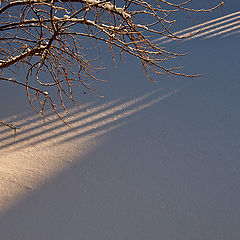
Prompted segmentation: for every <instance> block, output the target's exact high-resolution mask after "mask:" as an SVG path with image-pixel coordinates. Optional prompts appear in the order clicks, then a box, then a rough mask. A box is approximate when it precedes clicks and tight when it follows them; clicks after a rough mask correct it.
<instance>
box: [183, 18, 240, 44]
mask: <svg viewBox="0 0 240 240" xmlns="http://www.w3.org/2000/svg"><path fill="white" fill-rule="evenodd" d="M239 23H240V21H236V22H233V23H230V24H226V25H223V26H221V27H217V28H214V29H211V30H209V31H206V32H203V33H199V34H196V35H195V36H193V37H191V38H188V39H184V40H185V41H188V40H192V39H194V38H199V37H202V36H205V35H208V34H210V33H213V32H216V31H219V30H222V29H224V28H229V27H231V26H234V25H236V24H239ZM230 29H232V28H230ZM230 29H227V30H226V32H228V31H230ZM224 32H225V31H220V32H218V33H216V34H211V35H210V36H212V37H213V36H217V35H220V34H222V33H224ZM205 38H208V37H205Z"/></svg>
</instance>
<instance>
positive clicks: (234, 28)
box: [204, 25, 240, 39]
mask: <svg viewBox="0 0 240 240" xmlns="http://www.w3.org/2000/svg"><path fill="white" fill-rule="evenodd" d="M239 28H240V25H237V26H235V27H232V28H228V29H226V30H224V31H221V32H217V33H214V34H211V35H210V36H206V37H205V38H204V39H208V38H213V37H216V36H219V35H223V34H225V33H228V32H231V31H234V30H236V29H239Z"/></svg>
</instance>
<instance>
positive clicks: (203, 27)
mask: <svg viewBox="0 0 240 240" xmlns="http://www.w3.org/2000/svg"><path fill="white" fill-rule="evenodd" d="M238 14H240V11H238V12H235V13H231V14H228V15H226V16H223V17H220V18H216V19H213V20H211V21H207V22H204V23H201V24H198V25H195V26H192V27H189V28H186V29H183V30H181V31H178V32H175V33H174V35H178V36H179V37H187V36H189V35H194V34H196V33H198V32H201V33H199V34H203V33H204V32H203V31H204V30H207V29H209V28H212V27H215V26H218V25H222V24H226V23H228V22H231V21H233V20H236V19H239V18H240V16H236V17H234V16H235V15H238ZM229 17H231V18H230V19H226V18H229ZM223 19H224V20H223ZM220 20H223V21H220ZM218 21H220V22H218ZM215 22H217V23H215ZM210 23H214V24H211V25H208V24H210ZM194 29H195V30H194ZM216 31H217V30H216ZM181 33H184V34H182V35H179V34H181ZM197 36H198V34H197V35H194V36H192V37H191V38H189V40H190V39H193V38H194V37H197ZM164 39H167V40H165V41H162V40H164ZM174 40H178V39H177V38H176V39H169V38H168V37H166V36H164V37H161V38H158V39H155V40H153V41H152V42H157V41H160V42H161V41H162V42H161V43H167V42H171V41H174ZM185 40H188V39H185Z"/></svg>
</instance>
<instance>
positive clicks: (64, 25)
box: [0, 0, 223, 129]
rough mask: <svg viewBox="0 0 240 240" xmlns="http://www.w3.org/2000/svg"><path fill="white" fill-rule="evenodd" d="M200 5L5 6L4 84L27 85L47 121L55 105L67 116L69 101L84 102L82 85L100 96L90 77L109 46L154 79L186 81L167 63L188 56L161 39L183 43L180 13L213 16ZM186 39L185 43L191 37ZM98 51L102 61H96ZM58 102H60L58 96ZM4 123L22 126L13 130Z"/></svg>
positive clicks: (48, 2) (46, 1)
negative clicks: (19, 75) (78, 92)
mask: <svg viewBox="0 0 240 240" xmlns="http://www.w3.org/2000/svg"><path fill="white" fill-rule="evenodd" d="M191 2H192V0H187V1H185V2H182V3H178V4H176V3H171V2H170V1H168V0H153V1H150V0H5V1H2V2H1V4H0V33H1V35H0V71H1V72H0V81H8V82H13V83H15V84H18V85H21V86H23V87H24V88H25V90H26V93H27V97H28V100H29V103H30V105H31V106H32V108H33V109H34V110H35V111H36V112H38V113H40V114H41V115H42V116H43V117H44V111H45V109H46V108H47V107H50V108H52V109H53V110H54V112H55V113H56V114H57V115H58V116H59V118H61V115H60V112H61V110H64V111H66V112H67V107H66V104H67V102H69V101H70V102H72V103H73V104H74V103H75V102H77V98H76V97H75V95H74V92H75V89H76V88H77V87H80V88H81V87H82V88H85V89H86V90H87V91H90V92H93V93H96V91H95V90H94V89H92V88H91V86H90V82H91V81H90V80H99V79H97V77H96V73H97V72H98V71H99V70H101V69H102V68H103V58H102V55H101V48H102V47H103V46H104V45H106V46H107V47H108V48H109V50H110V53H111V56H112V59H113V62H114V64H115V65H117V60H116V58H115V55H116V54H119V55H120V56H122V54H123V53H124V54H129V55H131V56H133V57H135V58H137V59H138V60H139V61H140V62H141V64H142V69H143V72H144V73H145V75H146V77H147V78H148V79H149V80H151V81H154V80H153V75H154V74H167V75H176V76H185V77H190V78H192V77H196V76H199V75H192V74H186V73H184V72H182V71H181V70H180V68H178V67H177V68H176V67H166V65H165V62H166V61H168V60H171V59H172V58H175V57H178V56H183V55H185V54H182V53H176V52H172V51H169V50H166V49H165V48H164V47H160V46H159V45H158V44H157V43H155V42H154V41H153V40H154V39H156V38H157V37H159V36H165V37H168V38H173V39H175V38H182V37H181V36H177V35H175V34H174V33H173V32H172V31H171V28H172V26H173V25H174V24H175V22H176V21H175V20H173V16H174V13H175V12H176V11H183V12H186V13H189V12H192V13H199V12H212V11H213V10H214V9H216V8H218V7H220V6H223V2H222V3H220V4H218V5H217V6H214V7H212V8H210V9H193V8H191V7H189V5H190V4H191ZM191 36H192V34H190V35H189V36H184V38H187V37H191ZM90 49H95V56H93V57H92V58H91V57H90V54H88V53H89V51H91V52H92V50H90ZM21 65H23V66H24V67H25V71H26V78H25V80H18V79H16V78H14V76H13V74H14V72H16V67H18V66H21ZM54 90H55V91H56V92H57V98H53V97H52V94H53V91H54ZM0 124H1V125H5V126H8V127H10V128H13V129H15V128H14V127H13V126H12V125H10V124H7V123H3V122H0Z"/></svg>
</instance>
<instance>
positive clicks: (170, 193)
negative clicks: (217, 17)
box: [0, 11, 240, 240]
mask: <svg viewBox="0 0 240 240" xmlns="http://www.w3.org/2000/svg"><path fill="white" fill-rule="evenodd" d="M232 12H233V11H232ZM229 13H231V12H229ZM234 33H235V34H233V35H232V36H228V37H225V35H221V36H218V37H216V38H212V39H207V40H206V39H205V40H200V39H197V38H196V39H195V40H191V41H187V42H183V43H180V42H177V43H175V42H173V43H168V44H169V45H167V46H169V47H173V48H180V49H181V50H183V51H184V50H191V51H192V53H191V54H190V55H189V56H187V57H184V58H181V59H178V60H177V61H178V62H177V63H180V64H181V65H183V66H184V67H185V69H186V71H189V72H190V71H191V72H194V73H199V72H200V73H205V76H204V77H201V78H199V79H194V80H189V79H175V78H172V79H169V80H160V81H159V85H157V86H156V85H153V84H152V83H150V82H148V81H147V80H146V79H144V77H143V76H142V75H141V71H140V67H139V66H138V65H137V64H136V63H135V62H131V61H130V62H128V65H125V66H121V67H119V69H116V70H115V69H111V70H109V71H108V72H105V77H106V78H107V79H109V80H108V83H107V84H106V85H104V86H103V87H102V92H103V93H104V95H105V99H96V98H94V97H88V96H86V95H84V96H85V98H86V99H85V100H84V101H85V102H86V103H84V104H83V105H82V106H81V107H80V108H79V109H72V111H73V112H74V113H75V114H74V115H73V116H72V117H71V118H69V119H68V121H69V122H70V123H71V125H72V129H69V128H68V127H67V126H64V125H63V124H62V123H61V122H59V121H58V120H57V119H56V118H55V117H54V116H53V115H51V114H50V115H49V121H48V122H47V124H43V122H42V121H40V119H38V117H37V116H34V115H33V114H32V113H31V114H30V115H29V114H24V113H23V112H25V109H26V106H25V105H23V103H24V102H25V98H24V97H22V96H21V95H20V93H21V91H20V89H18V88H17V89H14V90H12V86H11V87H10V86H8V85H7V84H5V85H2V87H1V90H0V91H1V96H0V97H1V102H0V108H1V113H0V117H1V119H2V118H4V116H6V118H8V120H9V121H11V122H13V123H14V122H15V123H17V125H18V126H20V127H21V129H20V130H19V132H18V136H17V137H16V138H15V139H14V138H13V137H12V132H11V131H8V130H6V129H5V128H0V139H1V140H0V239H1V240H2V239H3V240H15V239H22V240H30V239H31V240H32V239H34V240H38V239H39V240H42V239H44V240H55V239H56V240H65V239H68V240H78V239H89V240H95V239H96V240H99V239H104V240H105V239H114V240H118V239H119V240H122V239H131V240H132V239H138V240H145V239H151V240H158V239H164V240H196V239H199V240H203V239H204V240H212V239H218V240H229V239H231V240H239V239H240V229H239V224H240V208H239V202H240V157H239V156H240V146H239V145H240V127H239V125H240V124H239V123H240V106H239V102H240V94H239V90H240V81H239V56H240V45H239V34H236V32H234ZM126 76H128V77H126ZM100 88H101V87H100ZM9 94H12V99H11V100H9V105H8V106H7V105H6V98H7V97H9ZM4 101H5V103H4ZM14 113H16V115H14Z"/></svg>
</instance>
